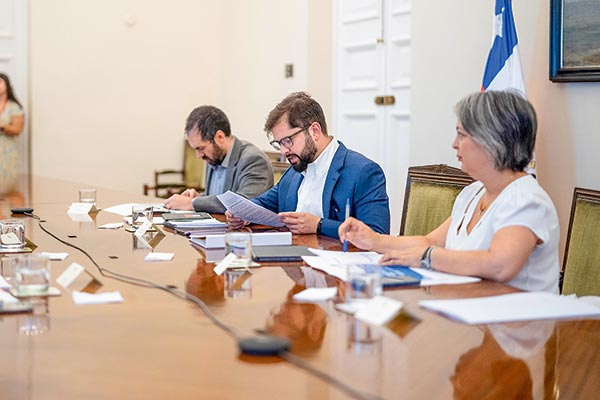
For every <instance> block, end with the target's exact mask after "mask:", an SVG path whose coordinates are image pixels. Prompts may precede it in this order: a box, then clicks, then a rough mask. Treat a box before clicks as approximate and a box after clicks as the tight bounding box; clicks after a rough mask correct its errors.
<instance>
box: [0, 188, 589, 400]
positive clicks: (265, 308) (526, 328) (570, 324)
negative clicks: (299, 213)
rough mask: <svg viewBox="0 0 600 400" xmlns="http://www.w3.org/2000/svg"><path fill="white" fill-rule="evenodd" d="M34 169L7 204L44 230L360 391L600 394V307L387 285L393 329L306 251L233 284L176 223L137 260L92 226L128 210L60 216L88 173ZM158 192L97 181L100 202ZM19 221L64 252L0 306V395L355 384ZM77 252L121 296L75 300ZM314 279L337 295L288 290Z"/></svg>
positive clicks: (273, 392)
mask: <svg viewBox="0 0 600 400" xmlns="http://www.w3.org/2000/svg"><path fill="white" fill-rule="evenodd" d="M30 179H31V181H30V185H29V190H28V193H26V194H25V195H24V196H19V195H18V194H17V195H15V194H12V195H10V196H4V197H2V198H1V199H0V217H2V218H7V217H9V214H10V211H9V209H10V207H11V206H12V207H14V206H18V205H28V206H31V207H33V208H34V209H35V214H37V215H39V216H40V217H41V218H42V219H43V220H45V221H46V222H45V223H44V226H45V227H46V228H47V229H48V230H50V231H51V232H52V233H54V234H56V235H57V236H59V237H60V238H62V239H64V240H68V241H70V242H71V243H73V244H75V245H77V246H79V247H81V248H83V249H85V250H86V251H88V252H89V253H90V255H91V256H92V257H93V258H94V259H95V260H96V261H97V262H98V264H99V265H100V266H102V267H104V268H107V269H109V270H112V271H114V272H118V273H121V274H125V275H129V276H134V277H137V278H141V279H144V280H149V281H152V282H155V283H157V284H160V285H172V287H176V288H179V289H181V290H185V291H187V292H189V293H192V294H194V295H196V296H198V297H199V298H200V299H202V300H203V301H204V302H205V303H206V304H207V305H208V306H209V307H210V309H211V310H212V311H213V312H214V313H215V315H216V316H217V317H218V318H219V319H220V320H221V321H223V322H224V323H225V324H227V325H229V326H231V327H233V328H234V329H235V330H237V331H239V332H240V333H242V334H243V335H254V334H256V333H257V332H270V333H272V334H276V335H280V336H284V337H287V338H289V339H290V340H291V342H292V348H291V353H292V354H293V355H295V356H297V357H298V358H299V359H301V360H302V361H303V362H304V363H306V364H308V365H309V366H310V367H311V368H314V369H315V370H318V371H322V372H324V373H326V374H328V375H329V376H331V377H333V378H334V379H336V380H338V381H341V382H343V383H344V384H345V385H347V386H349V387H351V388H352V389H353V390H355V391H357V392H360V393H362V394H363V395H364V398H385V399H451V398H474V399H482V398H491V399H517V398H518V399H528V398H535V399H560V398H564V399H588V398H590V399H591V398H597V396H598V393H600V379H599V377H600V321H598V320H577V321H537V322H531V323H521V324H502V325H489V326H469V325H465V324H462V323H459V322H455V321H452V320H449V319H446V318H444V317H442V316H440V315H436V314H434V313H431V312H428V311H426V310H423V309H421V308H419V306H418V301H419V300H422V299H439V298H465V297H480V296H488V295H496V294H503V293H510V292H513V291H514V289H512V288H511V287H509V286H506V285H502V284H497V283H492V282H481V283H477V284H469V285H457V286H436V287H429V288H420V287H417V288H408V289H406V288H404V289H397V290H391V291H387V290H386V292H385V295H386V296H390V297H393V298H395V299H398V300H401V301H402V302H404V308H403V312H402V313H401V314H400V315H399V316H398V317H397V318H395V319H394V320H392V322H390V323H389V324H388V325H386V326H384V327H379V328H377V327H372V326H369V325H366V324H364V323H361V322H359V321H357V320H354V319H353V318H352V317H350V316H348V315H346V314H343V313H341V312H339V311H337V310H336V309H335V308H334V303H336V302H341V301H342V296H343V290H344V284H343V283H342V282H339V281H338V280H336V279H334V278H332V277H328V276H324V275H323V274H322V273H320V272H318V271H315V270H311V269H310V268H308V267H306V266H305V265H302V264H286V265H277V264H276V265H264V266H263V267H261V268H256V269H253V270H252V275H251V276H250V277H247V279H246V280H245V281H244V282H243V284H239V282H238V281H236V277H235V276H230V275H228V274H225V275H223V276H217V275H216V274H215V273H214V272H213V271H212V268H213V266H214V264H212V263H208V262H206V261H205V257H204V254H203V253H202V252H201V251H199V250H196V249H195V248H193V247H192V246H190V245H189V244H188V242H187V240H186V239H185V238H184V237H183V236H179V235H176V234H173V233H171V232H165V233H166V236H165V237H164V238H163V239H162V240H161V241H160V242H159V243H158V244H156V246H155V248H154V250H155V251H157V252H173V253H175V258H174V259H173V261H171V262H155V263H152V262H144V260H143V259H144V256H145V255H146V254H147V253H148V252H149V251H150V250H149V249H147V248H146V249H144V248H138V247H139V246H138V244H137V243H136V241H135V240H134V237H133V235H132V234H131V233H128V232H126V231H125V230H123V229H119V230H99V229H97V228H96V227H97V226H99V225H102V224H105V223H109V222H119V221H121V219H122V218H121V217H120V216H118V215H116V214H110V213H107V212H104V211H100V212H99V213H98V214H97V215H96V216H95V218H94V219H93V220H92V221H88V222H80V221H74V220H72V219H71V218H70V217H69V216H68V215H67V213H66V211H67V208H68V206H69V205H70V203H72V202H74V201H77V196H78V189H79V188H81V187H84V185H78V184H74V183H68V182H64V181H59V180H54V179H48V178H39V177H32V178H30ZM88 187H89V186H88ZM154 201H156V199H152V198H147V197H143V196H138V195H132V194H129V193H122V192H116V191H111V190H103V189H98V206H99V207H101V208H106V207H109V206H113V205H117V204H122V203H131V202H154ZM25 221H26V230H27V237H28V238H29V239H30V240H31V241H32V242H33V243H35V245H37V249H36V250H35V251H36V252H40V251H48V252H68V253H69V254H70V255H69V257H68V258H67V259H66V260H64V261H53V262H52V286H56V287H58V288H59V289H61V292H62V295H61V296H58V297H50V298H47V299H42V300H38V303H36V307H35V310H34V313H32V314H19V315H8V314H2V315H0V346H1V348H2V351H1V353H0V354H1V355H0V357H1V359H2V362H1V363H0V365H1V366H0V398H2V399H34V400H37V399H347V398H351V397H350V395H349V394H348V393H347V392H345V391H342V390H340V389H339V388H338V387H337V386H335V385H332V384H330V383H329V382H328V381H327V379H326V378H325V379H323V378H322V377H318V376H316V375H315V374H313V373H310V372H308V371H307V370H306V369H304V368H300V367H297V366H295V365H292V364H290V363H289V362H287V361H284V360H281V359H280V358H277V357H266V358H260V357H251V356H245V355H241V354H240V352H239V350H238V348H237V344H236V341H235V340H234V339H233V338H232V337H231V336H230V335H228V334H226V333H224V332H223V331H222V330H221V329H219V328H218V327H217V326H215V325H214V324H213V323H212V322H211V321H210V320H209V319H208V318H207V317H206V316H205V315H204V314H203V312H202V311H201V310H200V309H199V308H198V307H197V306H196V305H195V304H192V303H191V302H188V301H184V300H182V299H180V298H178V297H176V296H174V295H172V294H169V293H167V292H165V291H162V290H157V289H152V288H147V287H140V286H135V285H131V284H128V283H124V282H121V281H118V280H115V279H110V278H106V277H103V276H102V275H100V274H99V273H98V271H97V270H96V268H95V267H94V266H93V265H92V263H91V262H90V261H89V260H88V259H87V258H86V257H85V256H84V255H83V254H81V253H80V252H78V251H76V250H74V249H72V248H69V247H67V246H65V245H64V244H62V243H60V242H58V241H57V240H55V239H54V238H52V237H50V236H49V235H48V234H46V233H44V232H43V231H42V230H41V229H40V228H39V227H38V224H37V221H35V220H33V219H31V218H26V219H25ZM294 243H295V244H302V245H307V246H313V247H322V248H325V249H339V248H340V246H339V243H337V241H335V240H332V239H330V238H326V237H317V236H315V235H305V236H295V237H294ZM73 262H77V263H79V264H81V265H83V266H84V267H85V268H86V269H87V270H88V271H89V272H90V273H92V274H93V275H94V276H95V277H96V278H97V279H99V280H100V282H101V283H102V284H103V286H102V291H104V292H108V291H119V292H120V293H121V294H122V296H123V297H124V299H125V301H124V302H123V303H120V304H102V305H75V304H74V302H73V299H72V295H71V293H69V292H68V291H67V290H65V289H64V288H62V287H61V286H60V285H59V284H58V283H57V282H56V281H55V279H56V277H58V276H59V275H60V274H61V273H62V272H63V271H64V270H65V269H66V268H67V267H68V266H69V265H70V264H71V263H73ZM316 281H319V282H321V283H323V282H325V284H327V285H328V286H335V287H338V289H339V290H338V296H337V297H336V299H335V300H334V301H333V302H332V301H329V302H327V303H321V304H301V303H295V302H294V301H293V300H292V299H291V296H292V295H293V294H294V293H296V292H298V291H300V290H303V289H304V288H305V286H306V285H307V284H308V285H309V286H310V285H311V283H314V282H316ZM236 282H238V284H237V285H236ZM369 396H371V397H369Z"/></svg>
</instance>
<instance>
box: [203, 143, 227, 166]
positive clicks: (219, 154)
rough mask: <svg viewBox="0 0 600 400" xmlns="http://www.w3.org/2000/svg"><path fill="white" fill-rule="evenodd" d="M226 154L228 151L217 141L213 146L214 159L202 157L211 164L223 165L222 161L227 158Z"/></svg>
mask: <svg viewBox="0 0 600 400" xmlns="http://www.w3.org/2000/svg"><path fill="white" fill-rule="evenodd" d="M226 155H227V152H226V151H225V150H224V149H223V148H222V147H219V145H218V144H216V143H215V144H214V147H213V157H214V158H212V159H209V158H206V157H202V158H203V159H204V161H206V162H207V163H208V164H210V165H221V163H222V162H223V160H224V159H225V156H226Z"/></svg>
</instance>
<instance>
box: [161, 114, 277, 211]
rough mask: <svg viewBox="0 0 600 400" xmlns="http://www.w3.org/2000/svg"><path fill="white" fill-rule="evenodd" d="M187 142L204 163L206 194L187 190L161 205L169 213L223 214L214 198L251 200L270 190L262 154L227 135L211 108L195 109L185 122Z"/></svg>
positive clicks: (268, 166) (225, 125)
mask: <svg viewBox="0 0 600 400" xmlns="http://www.w3.org/2000/svg"><path fill="white" fill-rule="evenodd" d="M185 133H186V136H187V141H188V143H189V144H190V146H192V148H194V150H196V156H197V157H198V158H202V159H203V160H205V161H206V163H207V166H208V168H207V169H206V193H205V195H204V196H200V195H199V194H198V192H196V190H195V189H187V190H186V191H184V192H183V193H182V194H175V195H173V196H171V197H169V198H168V199H167V200H166V201H165V207H166V208H168V209H172V210H195V211H205V212H210V213H220V214H221V213H224V212H225V207H224V206H223V204H221V202H220V201H219V200H218V199H217V197H216V195H217V194H221V193H225V192H226V191H228V190H231V191H233V192H235V193H239V194H241V195H243V196H245V197H248V198H252V197H255V196H258V195H259V194H261V193H263V192H264V191H265V190H267V189H269V188H270V187H271V186H273V167H272V166H271V162H270V161H269V159H268V158H267V156H266V155H265V153H264V152H263V151H261V150H260V149H258V147H256V146H255V145H253V144H252V143H249V142H246V141H243V140H239V139H238V138H236V137H235V136H233V135H232V134H231V127H230V125H229V120H228V119H227V116H226V115H225V113H224V112H223V111H221V110H220V109H218V108H216V107H213V106H201V107H197V108H195V109H194V110H193V111H192V112H191V114H190V115H189V117H188V118H187V122H186V126H185Z"/></svg>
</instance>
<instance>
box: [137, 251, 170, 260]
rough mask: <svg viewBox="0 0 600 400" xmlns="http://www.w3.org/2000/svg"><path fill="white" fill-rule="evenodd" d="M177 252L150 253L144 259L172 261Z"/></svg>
mask: <svg viewBox="0 0 600 400" xmlns="http://www.w3.org/2000/svg"><path fill="white" fill-rule="evenodd" d="M173 257H175V253H148V254H146V257H144V261H171V260H172V259H173Z"/></svg>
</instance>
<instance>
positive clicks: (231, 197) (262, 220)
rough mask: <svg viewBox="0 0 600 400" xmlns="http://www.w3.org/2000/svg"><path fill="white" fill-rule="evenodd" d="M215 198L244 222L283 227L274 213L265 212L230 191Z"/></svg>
mask: <svg viewBox="0 0 600 400" xmlns="http://www.w3.org/2000/svg"><path fill="white" fill-rule="evenodd" d="M217 198H218V199H219V200H220V201H221V203H223V205H224V206H225V208H227V210H229V211H230V212H231V213H232V214H233V215H235V216H236V217H238V218H241V219H243V220H244V221H248V222H252V223H255V224H262V225H269V226H284V224H283V223H282V222H280V221H279V216H278V215H277V214H276V213H274V212H273V211H271V210H267V209H266V208H264V207H261V206H259V205H258V204H254V203H253V202H251V201H250V200H248V199H246V198H245V197H242V196H240V195H239V194H236V193H233V192H232V191H230V190H229V191H227V192H225V193H223V194H219V195H217Z"/></svg>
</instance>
